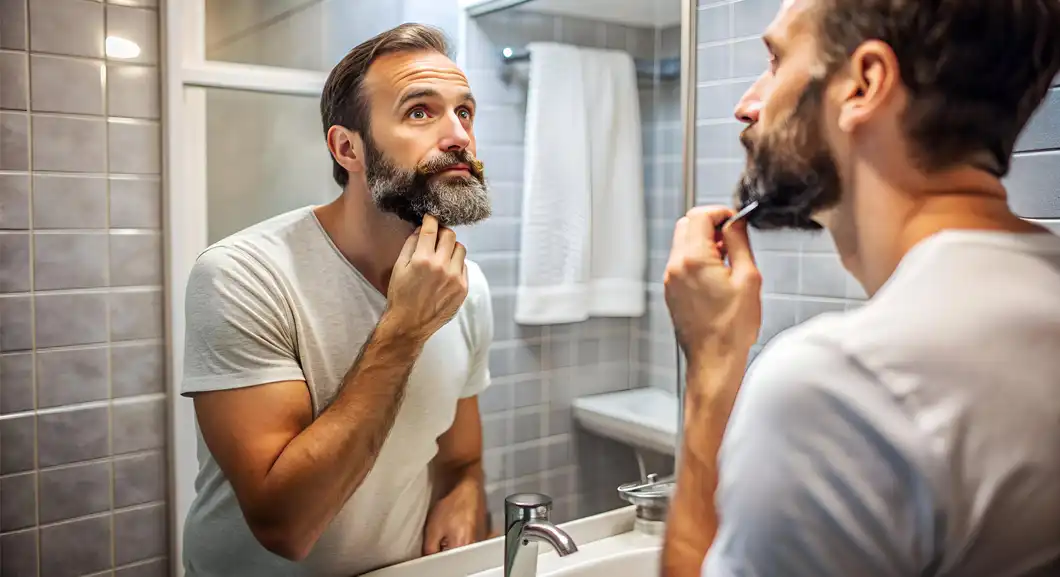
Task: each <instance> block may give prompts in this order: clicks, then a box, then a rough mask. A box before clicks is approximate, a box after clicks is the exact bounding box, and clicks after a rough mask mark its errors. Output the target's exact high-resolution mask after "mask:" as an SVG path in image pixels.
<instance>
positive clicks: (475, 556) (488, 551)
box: [362, 505, 636, 577]
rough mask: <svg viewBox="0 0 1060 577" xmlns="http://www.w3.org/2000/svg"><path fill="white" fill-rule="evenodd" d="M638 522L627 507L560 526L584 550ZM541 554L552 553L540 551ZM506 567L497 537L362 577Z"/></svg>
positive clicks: (462, 573) (455, 574) (459, 573)
mask: <svg viewBox="0 0 1060 577" xmlns="http://www.w3.org/2000/svg"><path fill="white" fill-rule="evenodd" d="M635 519H636V513H635V512H634V507H633V506H632V505H631V506H629V507H623V508H621V509H615V510H613V511H608V512H606V513H600V514H599V515H593V516H592V517H585V518H582V519H576V520H574V521H570V522H569V523H561V524H560V525H559V526H560V528H562V529H563V530H564V531H566V532H567V534H569V535H570V536H571V538H572V539H574V543H575V544H577V545H579V546H581V545H585V544H588V543H592V542H594V541H599V540H601V539H606V538H608V537H613V536H615V535H621V534H622V533H628V532H630V531H632V530H633V522H634V520H635ZM540 551H541V554H545V553H547V552H548V551H549V549H548V548H547V547H540ZM503 564H504V537H503V536H502V537H497V538H494V539H490V540H488V541H483V542H481V543H476V544H474V545H468V546H467V547H461V548H459V549H453V550H451V551H446V552H444V553H438V554H437V555H431V556H429V557H420V558H419V559H414V560H412V561H406V562H405V563H399V564H397V565H393V566H390V567H385V568H383V569H378V570H376V571H373V572H371V573H366V574H364V575H363V576H362V577H422V576H423V575H439V576H441V575H444V576H446V577H450V576H451V577H466V576H467V575H473V574H475V573H481V572H483V571H487V570H489V569H493V568H495V567H500V566H502V565H503Z"/></svg>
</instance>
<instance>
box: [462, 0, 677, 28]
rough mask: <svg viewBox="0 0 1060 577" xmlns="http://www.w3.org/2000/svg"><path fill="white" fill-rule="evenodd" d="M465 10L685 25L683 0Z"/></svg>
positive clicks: (577, 1)
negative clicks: (503, 11)
mask: <svg viewBox="0 0 1060 577" xmlns="http://www.w3.org/2000/svg"><path fill="white" fill-rule="evenodd" d="M461 3H462V4H463V5H464V7H465V8H473V7H485V6H487V5H491V4H492V5H497V6H496V7H498V8H499V7H501V6H502V5H505V4H507V5H508V6H513V7H517V8H518V9H519V10H524V11H527V12H541V13H545V14H554V15H562V16H575V17H578V18H588V19H590V20H598V21H605V22H615V23H618V24H625V25H628V26H641V27H646V28H668V27H670V26H678V25H680V24H681V2H680V1H679V0H664V1H660V0H530V1H529V2H520V1H518V0H515V1H513V0H462V2H461Z"/></svg>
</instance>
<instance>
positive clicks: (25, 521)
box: [0, 472, 37, 575]
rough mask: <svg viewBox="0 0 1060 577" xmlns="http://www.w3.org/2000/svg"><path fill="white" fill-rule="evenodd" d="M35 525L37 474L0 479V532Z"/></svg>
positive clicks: (24, 474) (23, 474)
mask: <svg viewBox="0 0 1060 577" xmlns="http://www.w3.org/2000/svg"><path fill="white" fill-rule="evenodd" d="M36 524H37V474H36V473H34V472H30V473H21V474H18V475H11V476H9V477H2V478H0V531H4V532H7V531H16V530H18V529H25V528H27V527H32V526H34V525H36ZM5 575H6V573H5Z"/></svg>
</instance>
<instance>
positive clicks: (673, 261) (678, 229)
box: [669, 216, 688, 265]
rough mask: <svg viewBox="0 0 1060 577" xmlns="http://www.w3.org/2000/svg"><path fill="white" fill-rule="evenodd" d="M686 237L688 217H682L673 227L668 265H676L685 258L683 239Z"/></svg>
mask: <svg viewBox="0 0 1060 577" xmlns="http://www.w3.org/2000/svg"><path fill="white" fill-rule="evenodd" d="M687 237H688V217H685V216H682V217H681V218H679V219H677V224H675V225H674V239H673V242H671V243H670V262H669V264H670V265H677V264H678V263H680V262H681V261H682V260H683V259H684V257H685V238H687Z"/></svg>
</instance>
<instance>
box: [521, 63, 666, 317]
mask: <svg viewBox="0 0 1060 577" xmlns="http://www.w3.org/2000/svg"><path fill="white" fill-rule="evenodd" d="M528 49H529V51H530V62H531V64H530V87H529V92H528V95H527V110H526V147H525V174H524V180H523V218H522V244H521V248H520V254H519V288H518V292H517V295H516V306H515V321H516V322H517V323H519V324H524V325H544V324H559V323H571V322H579V321H583V320H586V319H588V318H589V317H590V316H600V317H637V316H641V315H643V314H644V311H645V282H644V274H645V269H646V267H647V247H646V235H647V231H646V229H647V226H646V224H645V218H644V185H643V182H644V178H643V172H642V171H643V169H642V166H641V162H642V158H641V134H640V105H639V101H638V92H637V80H636V69H635V65H634V63H633V59H632V58H631V57H630V56H629V54H627V53H625V52H619V51H610V50H597V49H588V48H578V47H574V46H566V45H562V44H554V43H532V44H530V45H529V46H528Z"/></svg>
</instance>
